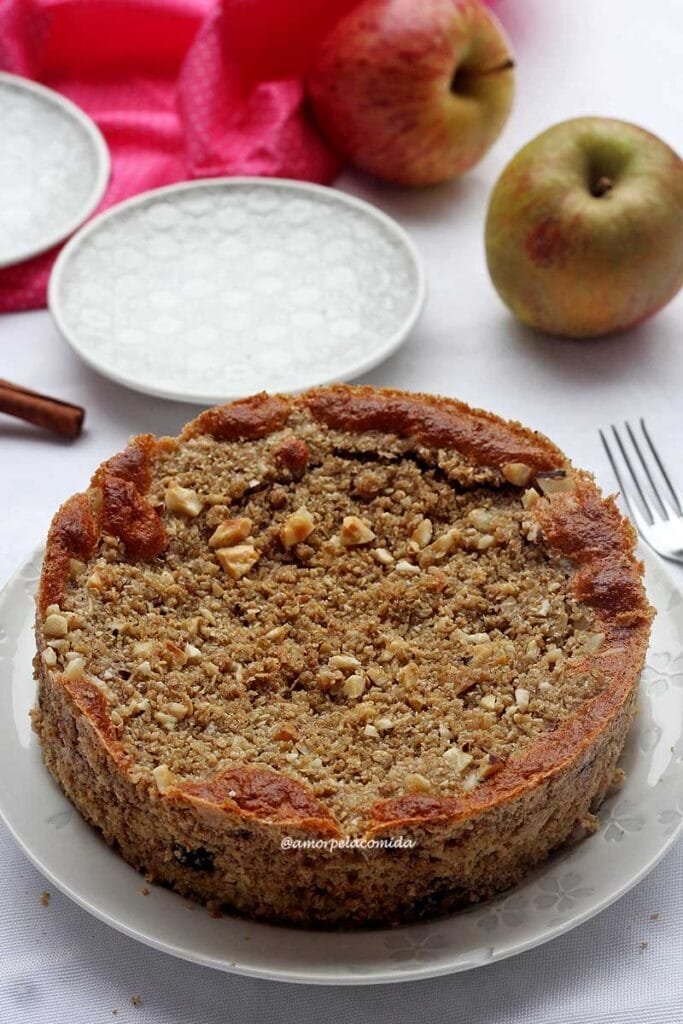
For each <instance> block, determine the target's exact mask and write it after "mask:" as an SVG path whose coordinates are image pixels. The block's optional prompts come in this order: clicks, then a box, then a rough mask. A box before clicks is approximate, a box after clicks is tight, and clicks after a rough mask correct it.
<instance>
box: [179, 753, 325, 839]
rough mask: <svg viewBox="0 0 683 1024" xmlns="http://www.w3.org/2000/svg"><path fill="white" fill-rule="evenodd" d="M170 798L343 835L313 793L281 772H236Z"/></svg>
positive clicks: (187, 784) (183, 789) (185, 788)
mask: <svg viewBox="0 0 683 1024" xmlns="http://www.w3.org/2000/svg"><path fill="white" fill-rule="evenodd" d="M169 797H173V798H175V799H186V800H193V801H195V802H201V803H205V804H210V805H211V806H212V807H213V808H214V809H219V810H222V811H226V812H227V811H233V812H234V811H238V812H239V813H240V814H242V815H244V816H245V817H249V818H256V819H258V820H260V821H264V822H268V823H273V822H279V823H281V824H287V823H289V824H296V825H297V826H298V827H301V828H306V829H309V830H310V831H311V832H316V833H319V834H323V835H328V836H336V835H339V834H340V833H339V827H338V825H337V823H336V821H335V820H334V818H333V816H332V815H331V814H330V812H329V810H328V809H327V807H325V805H324V804H323V803H322V801H320V800H318V799H317V798H316V797H315V796H314V795H313V792H312V791H311V789H310V788H309V787H306V786H304V785H302V783H300V782H297V781H296V780H295V779H289V778H286V777H285V776H284V775H281V774H280V773H279V772H274V771H267V770H264V769H260V768H244V769H234V770H232V771H227V772H221V773H220V774H219V775H215V776H214V777H213V778H212V779H209V780H208V781H205V782H185V783H181V784H180V785H178V786H174V787H172V789H171V790H170V791H169Z"/></svg>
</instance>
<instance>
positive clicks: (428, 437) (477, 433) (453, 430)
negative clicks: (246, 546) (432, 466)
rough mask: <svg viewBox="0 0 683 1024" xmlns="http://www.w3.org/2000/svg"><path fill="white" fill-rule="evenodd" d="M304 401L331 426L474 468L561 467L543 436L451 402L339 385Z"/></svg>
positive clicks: (559, 458)
mask: <svg viewBox="0 0 683 1024" xmlns="http://www.w3.org/2000/svg"><path fill="white" fill-rule="evenodd" d="M302 401H303V402H304V403H305V404H306V406H307V407H308V408H309V409H310V411H311V413H312V414H313V416H314V417H315V418H316V419H318V420H321V421H322V422H323V423H325V424H327V426H329V427H334V428H335V429H338V430H349V431H366V430H378V431H385V432H386V433H390V434H396V435H398V436H399V437H413V438H415V439H416V440H417V441H419V443H420V444H423V445H425V446H426V447H431V448H443V449H445V450H446V451H457V452H459V453H460V454H461V455H463V456H464V457H465V458H466V459H468V460H470V461H471V462H473V463H475V465H489V466H500V465H503V464H504V463H506V462H524V463H526V464H527V465H528V466H531V468H532V469H535V470H542V469H554V468H556V467H558V466H563V465H564V463H565V458H564V455H563V454H562V452H561V451H560V450H559V448H556V447H555V445H554V444H553V443H552V442H551V441H549V440H548V439H547V438H545V437H543V436H542V435H541V434H532V433H531V431H529V430H528V429H527V428H525V427H523V426H522V425H521V424H519V423H512V422H509V421H506V420H502V419H500V417H498V416H494V415H493V414H492V413H489V412H485V411H484V410H482V409H472V408H470V407H469V406H468V405H465V403H464V402H457V401H455V400H454V399H451V398H436V397H434V396H433V395H422V394H417V393H416V394H407V393H406V392H404V391H394V390H390V389H385V390H383V391H381V392H380V391H377V389H376V388H372V387H350V386H347V385H339V386H337V387H331V388H320V389H317V390H315V391H309V392H308V393H307V394H305V395H303V396H302Z"/></svg>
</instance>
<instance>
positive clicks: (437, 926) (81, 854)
mask: <svg viewBox="0 0 683 1024" xmlns="http://www.w3.org/2000/svg"><path fill="white" fill-rule="evenodd" d="M641 554H642V556H643V557H644V559H645V562H646V585H647V589H648V595H649V597H650V600H651V601H652V603H653V604H654V605H655V606H656V608H657V609H658V615H657V618H656V619H655V622H654V626H653V632H652V642H651V645H650V651H649V653H648V657H647V667H646V669H645V672H644V673H643V680H642V684H641V701H640V713H639V715H638V716H637V718H636V721H635V724H634V726H633V729H632V730H631V733H630V735H629V738H628V742H627V745H626V749H625V751H624V756H623V759H622V766H623V767H624V769H625V770H626V776H627V777H626V783H625V785H624V787H623V789H622V790H621V791H620V792H619V793H618V794H617V795H616V796H614V797H613V798H612V799H610V800H609V801H607V802H606V804H605V805H604V806H603V808H602V810H601V813H600V819H601V825H600V829H599V831H598V832H596V833H595V835H593V836H591V837H590V838H588V839H585V840H584V841H583V842H581V843H579V844H577V845H576V846H573V847H571V848H569V849H567V850H564V851H563V852H562V853H561V854H560V855H558V856H555V857H553V858H552V859H551V860H549V861H548V862H547V863H546V864H544V865H543V866H542V867H541V868H540V869H539V870H538V871H536V872H535V873H534V874H533V875H531V876H530V877H529V878H528V879H527V880H526V881H525V882H524V883H523V884H522V885H520V886H518V887H517V888H516V889H514V890H512V891H511V892H508V893H505V894H504V895H503V896H501V897H500V898H498V899H496V900H492V901H491V902H489V903H483V904H481V905H479V906H476V907H474V908H472V909H471V910H467V911H464V912H461V913H455V914H451V915H450V916H449V917H445V918H441V919H439V920H436V921H428V922H426V923H424V924H414V925H406V926H405V927H402V928H393V929H382V930H377V931H360V932H320V931H305V930H303V929H295V928H282V927H276V926H274V925H267V924H256V923H254V922H253V921H246V920H243V919H240V918H236V917H230V916H228V915H225V916H223V917H222V918H220V919H217V920H216V919H214V918H212V917H211V916H210V915H209V914H208V913H207V911H206V910H205V909H203V908H202V907H199V906H197V905H195V904H189V903H188V902H187V901H186V900H184V899H182V898H181V897H180V896H177V895H176V894H175V893H173V892H170V891H169V890H167V889H163V888H160V887H157V886H146V887H145V883H144V879H143V878H142V876H141V875H139V874H137V872H135V871H134V870H133V869H132V868H131V867H129V866H128V865H127V864H125V863H124V861H123V860H122V859H121V858H120V857H119V856H118V854H116V853H114V852H113V851H112V850H110V849H109V847H107V846H106V845H105V844H104V842H103V841H102V840H101V839H100V838H99V837H98V835H97V834H96V833H95V832H94V830H93V829H91V828H90V827H89V826H88V825H86V823H85V822H84V820H83V819H82V818H81V816H80V815H79V814H78V812H77V811H75V810H74V808H73V807H72V805H71V804H70V803H69V801H68V800H67V799H66V797H65V796H64V795H63V793H62V792H61V790H60V789H59V788H58V786H57V785H56V783H54V782H53V780H52V778H51V776H50V775H49V774H48V772H47V770H46V769H45V767H44V766H43V763H42V761H41V757H40V750H39V747H38V742H37V740H36V737H35V736H34V735H33V734H32V733H31V728H30V723H29V717H28V712H29V709H30V708H31V706H32V704H33V702H34V699H35V684H34V682H33V679H32V675H31V658H32V656H33V652H34V650H35V646H34V645H35V641H34V637H33V622H34V616H35V607H34V603H33V594H34V592H35V587H36V581H37V578H38V573H39V571H40V559H41V554H40V553H38V554H37V555H36V556H35V557H34V558H33V559H32V560H31V561H30V562H29V563H28V564H27V565H25V566H24V567H23V568H22V569H21V570H20V572H19V573H18V574H17V575H16V576H15V577H14V579H13V580H12V581H11V582H10V583H9V584H8V586H7V587H6V589H5V590H4V592H3V594H2V595H0V623H1V624H2V628H0V811H1V812H2V815H3V817H4V819H5V821H6V823H7V825H8V826H9V828H10V829H11V830H12V832H13V833H14V836H15V838H16V839H17V841H18V842H19V843H20V845H21V846H22V847H23V849H24V851H25V852H26V854H27V855H28V856H29V857H30V858H31V860H32V861H33V862H34V864H36V866H37V867H38V868H39V869H40V870H41V871H42V872H43V874H44V875H46V877H47V878H48V879H50V881H51V882H52V883H53V884H54V885H56V886H58V887H59V888H60V889H62V890H63V891H64V892H65V893H66V894H67V895H68V896H70V897H71V898H72V899H73V900H75V901H76V902H77V903H79V904H80V905H81V906H82V907H84V908H85V909H86V910H88V911H89V912H90V913H91V914H94V915H95V916H96V917H99V918H100V919H101V920H103V921H106V922H107V923H108V924H110V925H112V926H113V927H114V928H118V929H119V930H120V931H122V932H125V933H126V934H127V935H130V936H132V937H133V938H135V939H138V940H139V941H141V942H145V943H147V944H148V945H150V946H154V947H156V948H157V949H161V950H164V951H165V952H167V953H172V954H173V955H175V956H179V957H183V958H184V959H187V960H193V961H195V962H197V963H201V964H205V965H206V966H208V967H215V968H218V969H219V970H223V971H234V972H236V973H239V974H248V975H252V976H255V977H261V978H272V979H275V980H278V981H300V982H307V983H309V984H331V985H370V984H378V983H381V982H392V981H409V980H416V979H420V978H429V977H432V976H434V975H438V974H450V973H452V972H455V971H466V970H469V969H470V968H472V967H478V966H480V965H483V964H488V963H492V962H493V961H494V960H501V959H503V958H504V957H508V956H512V955H513V954H515V953H521V952H522V951H523V950H525V949H529V948H531V947H532V946H538V945H540V944H541V943H543V942H547V941H548V940H549V939H552V938H555V937H556V936H557V935H561V934H562V933H563V932H567V931H569V930H570V929H571V928H574V927H576V925H578V924H581V922H582V921H586V920H587V919H588V918H589V917H592V916H593V915H594V914H597V913H598V912H599V911H600V910H602V909H604V908H605V907H607V906H608V905H609V904H610V903H612V902H613V901H614V900H616V899H617V898H618V897H619V896H621V895H622V894H623V893H625V892H626V891H627V890H628V889H630V888H631V887H632V886H633V885H635V883H636V882H638V881H639V880H640V879H641V878H642V877H643V876H644V875H645V874H646V873H647V872H648V871H650V870H651V868H653V867H654V865H655V864H656V863H657V861H658V860H659V859H660V857H662V856H663V854H664V853H665V852H666V850H667V849H668V848H669V847H670V846H671V844H672V843H673V842H674V840H675V838H676V836H677V835H678V834H679V833H680V832H681V829H682V827H683V598H682V597H681V594H680V593H679V592H678V591H677V590H676V589H675V587H674V585H673V583H672V582H671V580H670V579H669V577H668V576H667V575H666V574H665V572H664V570H663V569H662V568H661V565H660V564H659V562H658V561H657V560H656V559H655V557H654V556H653V555H651V554H649V552H642V553H641ZM143 887H145V888H147V889H149V890H150V891H149V894H148V895H144V894H143V893H142V891H141V890H142V889H143ZM188 908H189V909H191V910H193V913H188Z"/></svg>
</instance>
